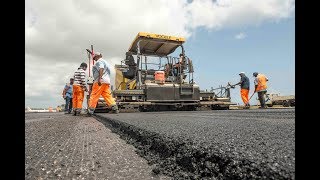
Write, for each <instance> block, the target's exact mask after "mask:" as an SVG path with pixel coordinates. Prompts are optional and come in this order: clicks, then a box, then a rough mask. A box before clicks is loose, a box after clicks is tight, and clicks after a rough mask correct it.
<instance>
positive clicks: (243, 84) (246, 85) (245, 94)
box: [233, 72, 250, 108]
mask: <svg viewBox="0 0 320 180" xmlns="http://www.w3.org/2000/svg"><path fill="white" fill-rule="evenodd" d="M239 75H240V77H241V79H240V82H238V83H237V84H235V85H233V86H236V85H240V95H241V99H242V101H243V103H244V105H245V107H246V108H249V107H250V104H249V90H250V81H249V78H248V77H247V76H246V75H245V73H244V72H240V73H239Z"/></svg>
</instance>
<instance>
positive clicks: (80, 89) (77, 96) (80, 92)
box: [73, 62, 88, 116]
mask: <svg viewBox="0 0 320 180" xmlns="http://www.w3.org/2000/svg"><path fill="white" fill-rule="evenodd" d="M87 67H88V65H87V63H84V62H83V63H81V64H80V67H79V68H78V70H77V71H76V72H75V73H74V83H73V110H74V112H73V113H74V114H73V115H74V116H76V115H80V113H81V110H82V103H83V98H84V91H88V89H87V86H86V80H85V79H86V72H85V71H86V70H87Z"/></svg>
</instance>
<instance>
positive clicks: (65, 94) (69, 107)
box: [62, 78, 74, 114]
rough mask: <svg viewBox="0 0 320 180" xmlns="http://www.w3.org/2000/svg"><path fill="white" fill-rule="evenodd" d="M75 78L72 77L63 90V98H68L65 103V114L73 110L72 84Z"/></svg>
mask: <svg viewBox="0 0 320 180" xmlns="http://www.w3.org/2000/svg"><path fill="white" fill-rule="evenodd" d="M73 82H74V79H73V78H70V83H67V84H66V85H65V86H64V88H63V91H62V96H63V99H65V100H66V105H65V110H64V111H65V112H64V113H65V114H70V113H71V111H72V89H73V88H72V86H73Z"/></svg>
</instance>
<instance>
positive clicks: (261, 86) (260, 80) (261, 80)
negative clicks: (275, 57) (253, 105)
mask: <svg viewBox="0 0 320 180" xmlns="http://www.w3.org/2000/svg"><path fill="white" fill-rule="evenodd" d="M253 76H254V77H256V78H255V80H254V86H255V89H254V92H257V93H258V98H259V101H260V105H261V107H260V108H266V100H265V94H266V93H267V81H269V79H268V78H267V77H266V76H265V75H264V74H260V73H258V72H254V73H253Z"/></svg>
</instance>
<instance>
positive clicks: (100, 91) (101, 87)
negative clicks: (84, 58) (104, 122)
mask: <svg viewBox="0 0 320 180" xmlns="http://www.w3.org/2000/svg"><path fill="white" fill-rule="evenodd" d="M93 60H94V61H96V63H95V65H94V66H93V67H92V74H93V78H94V82H93V85H92V90H91V94H90V100H89V107H88V115H89V116H90V115H92V114H93V113H94V110H95V108H96V106H97V102H98V100H99V98H100V96H102V97H103V98H104V100H105V101H106V103H107V105H108V106H109V107H111V109H112V111H113V112H114V113H119V110H118V106H117V104H116V102H115V101H114V99H113V97H112V94H111V90H110V69H111V66H110V64H109V63H108V62H107V61H106V60H104V59H102V54H101V53H99V52H96V53H94V55H93Z"/></svg>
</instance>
